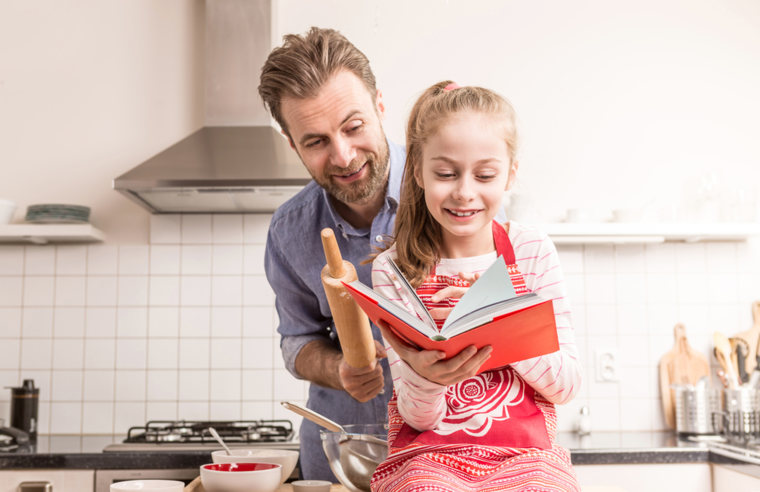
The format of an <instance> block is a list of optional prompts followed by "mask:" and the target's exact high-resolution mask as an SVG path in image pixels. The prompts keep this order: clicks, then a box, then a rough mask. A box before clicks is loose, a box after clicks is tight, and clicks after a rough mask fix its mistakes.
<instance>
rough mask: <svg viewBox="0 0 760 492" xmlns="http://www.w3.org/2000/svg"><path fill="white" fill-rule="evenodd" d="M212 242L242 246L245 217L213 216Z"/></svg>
mask: <svg viewBox="0 0 760 492" xmlns="http://www.w3.org/2000/svg"><path fill="white" fill-rule="evenodd" d="M211 227H212V240H213V243H214V244H242V243H243V216H242V215H235V214H218V215H213V216H212V221H211Z"/></svg>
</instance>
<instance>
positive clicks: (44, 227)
mask: <svg viewBox="0 0 760 492" xmlns="http://www.w3.org/2000/svg"><path fill="white" fill-rule="evenodd" d="M104 240H105V234H103V232H102V231H100V230H99V229H97V228H95V227H94V226H93V225H92V224H6V225H0V243H31V244H48V243H94V242H102V241H104Z"/></svg>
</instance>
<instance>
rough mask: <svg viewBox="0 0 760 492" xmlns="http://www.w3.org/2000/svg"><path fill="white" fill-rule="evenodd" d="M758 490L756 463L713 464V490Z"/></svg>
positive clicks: (720, 491) (714, 491)
mask: <svg viewBox="0 0 760 492" xmlns="http://www.w3.org/2000/svg"><path fill="white" fill-rule="evenodd" d="M738 491H741V492H760V472H759V471H758V470H757V465H749V464H748V465H713V492H738Z"/></svg>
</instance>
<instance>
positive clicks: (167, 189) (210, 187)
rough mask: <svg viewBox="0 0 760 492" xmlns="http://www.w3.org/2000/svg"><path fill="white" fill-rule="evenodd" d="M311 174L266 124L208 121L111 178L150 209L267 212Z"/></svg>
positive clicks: (126, 193)
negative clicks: (224, 123)
mask: <svg viewBox="0 0 760 492" xmlns="http://www.w3.org/2000/svg"><path fill="white" fill-rule="evenodd" d="M310 180H311V176H310V175H309V173H308V172H307V171H306V168H305V167H304V165H303V164H302V163H301V161H300V159H299V158H298V155H297V154H296V153H295V152H294V151H293V149H291V148H290V146H289V145H288V143H287V140H285V138H283V136H282V135H280V134H279V133H277V131H276V130H275V129H274V128H272V127H269V126H240V127H226V126H207V127H203V128H201V129H200V130H198V131H197V132H195V133H193V134H192V135H190V136H189V137H187V138H185V139H184V140H182V141H180V142H178V143H176V144H174V145H173V146H171V147H169V148H168V149H166V150H164V151H163V152H161V153H159V154H157V155H156V156H154V157H152V158H151V159H149V160H147V161H145V162H144V163H142V164H140V165H139V166H137V167H136V168H134V169H132V170H131V171H128V172H126V173H125V174H122V175H121V176H119V177H118V178H116V179H115V180H114V189H116V190H118V191H120V192H121V193H123V194H125V195H126V196H127V197H129V198H131V199H132V200H134V201H135V202H137V203H139V204H140V205H142V206H144V207H145V208H147V209H148V210H150V211H151V212H154V213H179V212H188V213H192V212H196V213H197V212H210V213H213V212H238V213H240V212H271V211H273V210H275V209H276V208H277V207H278V206H280V205H281V204H282V203H283V202H285V200H287V199H288V198H290V197H291V196H293V195H294V194H296V193H297V192H298V191H299V190H300V189H301V188H303V187H304V185H306V184H307V183H308V182H309V181H310Z"/></svg>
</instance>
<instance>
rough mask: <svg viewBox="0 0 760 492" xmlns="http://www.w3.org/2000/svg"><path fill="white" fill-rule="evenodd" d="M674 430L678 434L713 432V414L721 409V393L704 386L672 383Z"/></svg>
mask: <svg viewBox="0 0 760 492" xmlns="http://www.w3.org/2000/svg"><path fill="white" fill-rule="evenodd" d="M673 389H674V392H675V397H676V431H677V432H678V433H679V434H713V433H715V429H714V427H715V426H714V425H713V414H715V413H719V412H720V410H721V393H720V390H718V389H717V388H709V387H706V386H691V385H674V386H673Z"/></svg>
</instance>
